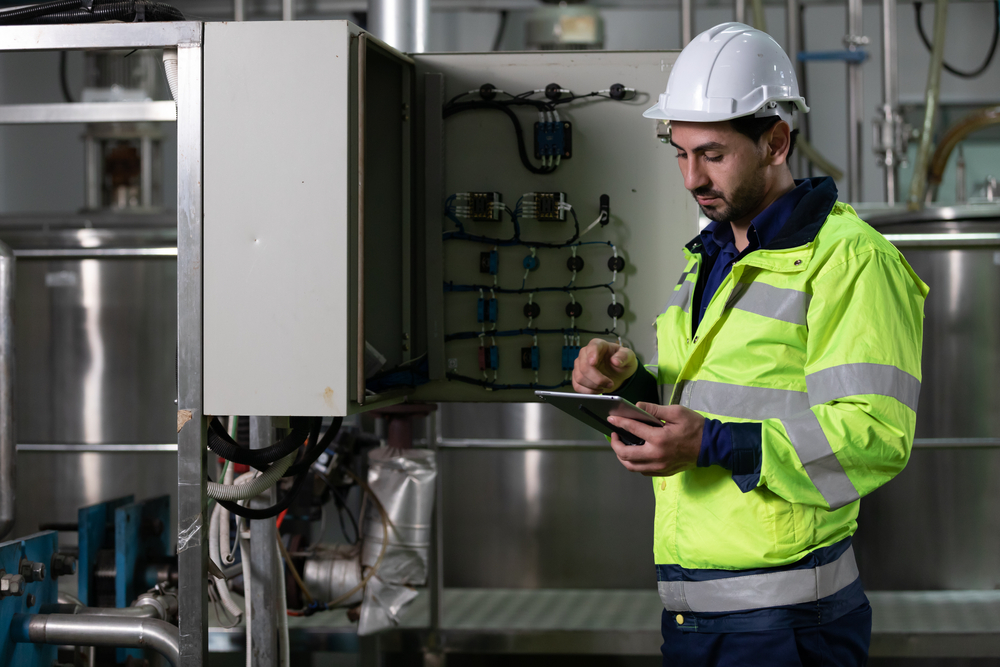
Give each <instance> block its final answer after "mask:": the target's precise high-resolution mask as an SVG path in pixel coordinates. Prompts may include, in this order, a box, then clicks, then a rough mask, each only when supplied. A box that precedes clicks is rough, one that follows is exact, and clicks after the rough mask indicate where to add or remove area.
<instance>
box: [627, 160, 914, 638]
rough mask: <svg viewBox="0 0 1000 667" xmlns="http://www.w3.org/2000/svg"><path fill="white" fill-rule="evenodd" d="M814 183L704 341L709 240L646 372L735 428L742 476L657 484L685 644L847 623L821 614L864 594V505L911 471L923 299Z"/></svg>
mask: <svg viewBox="0 0 1000 667" xmlns="http://www.w3.org/2000/svg"><path fill="white" fill-rule="evenodd" d="M815 182H816V187H814V188H813V190H812V192H810V193H808V194H807V195H806V196H805V198H804V199H803V200H802V201H801V202H800V203H799V204H798V205H797V206H796V208H795V210H794V211H793V212H792V214H791V216H790V218H789V219H788V221H787V222H786V223H785V225H784V227H783V228H782V230H781V231H780V232H779V233H778V236H777V238H775V239H774V240H773V241H771V242H770V243H768V245H767V246H765V247H764V248H761V249H758V250H755V251H753V252H749V253H747V254H745V255H743V256H741V257H740V258H738V259H737V261H736V262H735V263H734V264H733V267H732V271H731V273H730V274H729V276H727V277H726V278H725V280H724V281H723V282H722V284H721V285H720V286H719V288H718V290H717V291H716V293H715V295H714V297H713V298H712V299H711V301H710V303H709V305H708V307H707V310H706V311H705V314H704V317H703V318H702V320H701V321H700V322H699V324H698V327H697V330H693V328H692V323H693V321H692V310H693V309H694V308H697V307H698V305H697V304H699V303H700V297H701V294H700V291H699V289H700V287H701V286H702V285H703V283H704V280H705V278H706V273H707V271H705V270H703V268H704V266H703V263H704V261H705V258H706V256H705V253H704V249H703V248H702V246H701V239H700V237H698V238H695V239H694V240H693V241H691V242H690V243H689V244H688V245H687V246H686V248H685V257H686V258H687V266H686V268H685V270H684V273H683V274H682V276H681V279H680V282H679V283H678V285H677V286H676V287H675V288H674V291H673V294H672V296H671V297H670V300H669V302H668V303H667V306H666V308H665V310H664V311H663V312H662V313H661V314H660V315H659V316H658V317H657V318H656V322H655V327H656V339H657V357H656V359H655V360H654V361H653V362H652V363H651V364H648V365H647V366H646V368H647V370H649V371H650V372H651V373H652V374H653V375H654V376H655V378H656V382H657V384H658V388H659V395H660V398H661V401H660V402H661V403H663V404H680V405H683V406H686V407H688V408H690V409H692V410H695V411H697V412H699V413H700V414H702V415H704V416H705V417H707V418H711V419H718V420H721V421H723V422H726V423H728V424H731V428H732V431H731V432H732V439H733V449H734V460H735V461H742V463H740V464H738V465H734V467H742V469H741V470H727V469H725V468H722V467H720V466H717V465H713V466H709V467H700V468H696V469H693V470H688V471H686V472H683V473H680V474H677V475H675V476H672V477H656V478H653V486H654V489H655V495H656V513H655V517H656V518H655V536H654V555H655V559H656V564H657V573H658V579H659V590H660V597H661V598H662V600H663V603H664V607H665V608H666V609H667V610H668V611H671V612H680V613H678V614H677V616H676V619H677V622H678V624H679V626H680V627H681V628H682V629H687V630H696V631H697V630H701V631H716V632H718V631H731V630H739V629H749V630H752V629H760V628H761V627H763V626H762V625H761V621H760V614H757V615H756V616H755V615H754V614H751V613H749V612H752V611H754V610H768V611H769V612H773V611H774V610H773V608H775V607H786V608H790V609H799V610H802V609H803V608H804V610H805V613H804V614H802V615H800V616H801V618H800V619H799V620H798V621H797V620H795V619H792V620H791V621H788V620H787V619H786V620H785V621H782V622H788V623H792V624H801V623H800V621H801V619H803V618H804V619H807V622H812V623H815V622H817V621H816V618H817V614H816V612H817V610H819V611H820V612H821V615H825V620H831V619H832V618H833V617H836V616H837V615H839V614H841V613H846V611H849V609H843V608H839V607H836V605H834V606H833V607H831V606H830V605H827V606H826V607H824V606H822V605H820V606H818V607H817V606H815V605H816V604H818V602H819V601H823V600H827V601H829V600H834V601H836V600H838V599H841V600H844V599H846V598H845V597H844V594H843V591H845V590H847V589H849V588H850V587H851V586H854V587H855V588H856V592H857V593H858V594H860V595H862V596H863V592H862V591H861V588H860V582H859V581H858V572H857V567H856V565H855V561H854V556H853V551H852V550H851V546H850V536H851V535H852V534H853V533H854V531H855V529H856V528H857V523H856V518H857V515H858V505H859V502H858V499H859V498H860V497H861V496H863V495H865V494H867V493H870V492H872V491H874V490H875V489H877V488H878V487H880V486H881V485H883V484H885V483H886V482H887V481H889V480H890V479H892V478H893V477H894V476H895V475H896V474H897V473H899V472H900V471H901V470H902V469H903V467H904V466H905V465H906V462H907V460H908V459H909V455H910V448H911V446H912V444H913V435H914V429H915V424H916V408H917V397H918V395H919V391H920V355H921V344H922V335H923V302H924V298H925V296H926V295H927V291H928V290H927V286H926V285H925V284H924V283H923V282H922V281H921V280H920V278H918V277H917V275H916V274H915V273H914V272H913V270H912V269H911V268H910V266H909V265H908V264H907V262H906V260H905V259H904V258H903V257H902V255H901V254H900V253H899V251H898V250H896V248H895V247H893V246H892V244H890V243H889V242H888V241H886V240H885V238H883V237H882V235H881V234H879V233H878V232H876V231H875V230H873V229H872V228H871V227H869V226H868V225H867V224H866V223H864V222H863V221H862V220H861V219H859V218H858V216H857V214H856V213H855V211H854V209H852V208H851V207H850V206H848V205H846V204H843V203H840V202H837V201H836V188H835V187H834V186H833V183H832V181H829V180H828V179H826V180H825V181H824V180H820V179H816V180H815ZM637 375H644V374H643V373H641V372H640V373H638V374H637ZM633 380H635V377H633ZM630 384H632V382H630ZM622 393H627V392H622ZM754 449H755V450H756V451H753V450H754ZM748 462H749V463H748ZM852 590H853V589H852ZM838 594H840V598H838V597H837V596H838ZM855 599H856V597H855ZM862 600H863V597H862ZM796 605H798V607H796ZM803 605H804V607H803ZM773 617H774V614H773V613H772V614H771V618H772V619H773ZM740 619H743V620H742V621H740ZM808 619H811V621H809V620H808ZM821 620H822V619H821ZM765 625H766V621H765Z"/></svg>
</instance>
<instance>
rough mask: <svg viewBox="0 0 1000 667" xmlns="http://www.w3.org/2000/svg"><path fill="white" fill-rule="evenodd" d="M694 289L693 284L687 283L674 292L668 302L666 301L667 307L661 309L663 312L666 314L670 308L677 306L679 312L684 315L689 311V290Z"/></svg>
mask: <svg viewBox="0 0 1000 667" xmlns="http://www.w3.org/2000/svg"><path fill="white" fill-rule="evenodd" d="M693 289H694V283H692V282H690V281H687V282H685V283H684V284H683V285H681V286H680V288H679V289H677V290H675V291H674V293H673V295H672V296H671V297H670V301H667V305H666V306H665V307H664V308H663V312H666V311H667V309H668V308H670V307H671V306H679V307H680V308H681V310H683V311H684V312H685V313H686V312H688V310H689V303H688V302H689V301H690V300H691V299H690V298H689V297H690V296H691V290H693Z"/></svg>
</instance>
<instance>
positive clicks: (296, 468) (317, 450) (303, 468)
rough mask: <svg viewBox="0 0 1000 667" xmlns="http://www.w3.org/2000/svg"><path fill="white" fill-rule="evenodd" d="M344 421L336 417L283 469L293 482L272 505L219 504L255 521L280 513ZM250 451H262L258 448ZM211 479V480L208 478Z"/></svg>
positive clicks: (220, 502) (296, 494)
mask: <svg viewBox="0 0 1000 667" xmlns="http://www.w3.org/2000/svg"><path fill="white" fill-rule="evenodd" d="M343 423H344V418H343V417H336V418H334V420H333V423H332V424H330V428H329V429H327V431H326V433H325V434H324V435H323V438H322V439H321V440H319V441H318V442H316V443H315V444H313V445H310V446H309V447H308V448H307V449H306V453H305V454H304V455H303V457H302V460H301V461H299V462H298V463H296V464H295V465H293V466H292V467H290V468H289V469H288V470H286V471H285V477H289V476H292V475H295V482H294V483H293V484H292V488H291V489H289V491H288V493H287V494H286V495H285V497H284V498H282V499H281V500H279V501H278V502H277V503H275V504H274V505H271V506H270V507H266V508H263V509H256V508H250V507H242V506H240V505H238V504H237V503H235V502H232V501H229V500H219V501H218V502H219V504H220V505H222V506H223V507H224V508H226V509H227V510H229V511H230V512H232V513H233V514H235V515H236V516H240V517H243V518H244V519H251V520H255V521H260V520H262V519H270V518H272V517H275V516H277V515H279V514H281V513H282V512H283V511H284V510H286V509H288V507H289V506H290V505H291V504H292V503H293V502H294V501H295V498H296V496H298V494H299V491H301V490H302V485H303V483H304V482H305V480H306V477H307V476H308V475H307V474H306V473H308V472H309V468H310V466H312V464H313V463H315V462H316V459H318V458H319V455H320V454H322V453H323V452H324V451H326V448H327V447H328V446H329V444H330V443H331V442H333V439H334V438H335V437H336V435H337V433H338V432H339V431H340V426H341V424H343ZM252 451H263V450H260V449H257V450H252ZM209 481H211V480H209Z"/></svg>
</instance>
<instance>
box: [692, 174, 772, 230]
mask: <svg viewBox="0 0 1000 667" xmlns="http://www.w3.org/2000/svg"><path fill="white" fill-rule="evenodd" d="M764 187H765V179H764V171H763V170H762V169H753V170H752V171H751V172H750V177H749V178H747V179H746V180H744V181H743V182H742V183H740V184H739V185H737V186H736V189H735V190H733V192H732V194H729V195H727V194H725V193H723V192H721V191H720V190H713V189H711V188H709V187H704V188H698V189H697V190H692V191H691V196H692V197H696V198H697V197H717V198H718V199H719V201H721V202H722V204H719V205H715V206H711V207H705V206H702V205H701V204H699V205H698V206H699V208H701V212H702V213H704V214H705V217H706V218H708V219H709V220H714V221H715V222H722V223H729V222H732V221H733V220H740V219H741V218H745V217H746V216H748V215H750V213H752V212H753V211H754V209H756V208H757V206H758V205H760V202H761V199H763V197H764ZM696 201H697V199H696Z"/></svg>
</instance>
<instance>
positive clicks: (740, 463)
mask: <svg viewBox="0 0 1000 667" xmlns="http://www.w3.org/2000/svg"><path fill="white" fill-rule="evenodd" d="M728 426H729V432H730V434H731V436H732V443H733V467H732V471H733V481H734V482H736V486H738V487H739V489H740V491H742V492H743V493H747V492H748V491H752V490H753V489H756V488H757V485H758V484H759V483H760V464H761V451H762V446H761V424H760V422H756V423H731V424H728Z"/></svg>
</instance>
